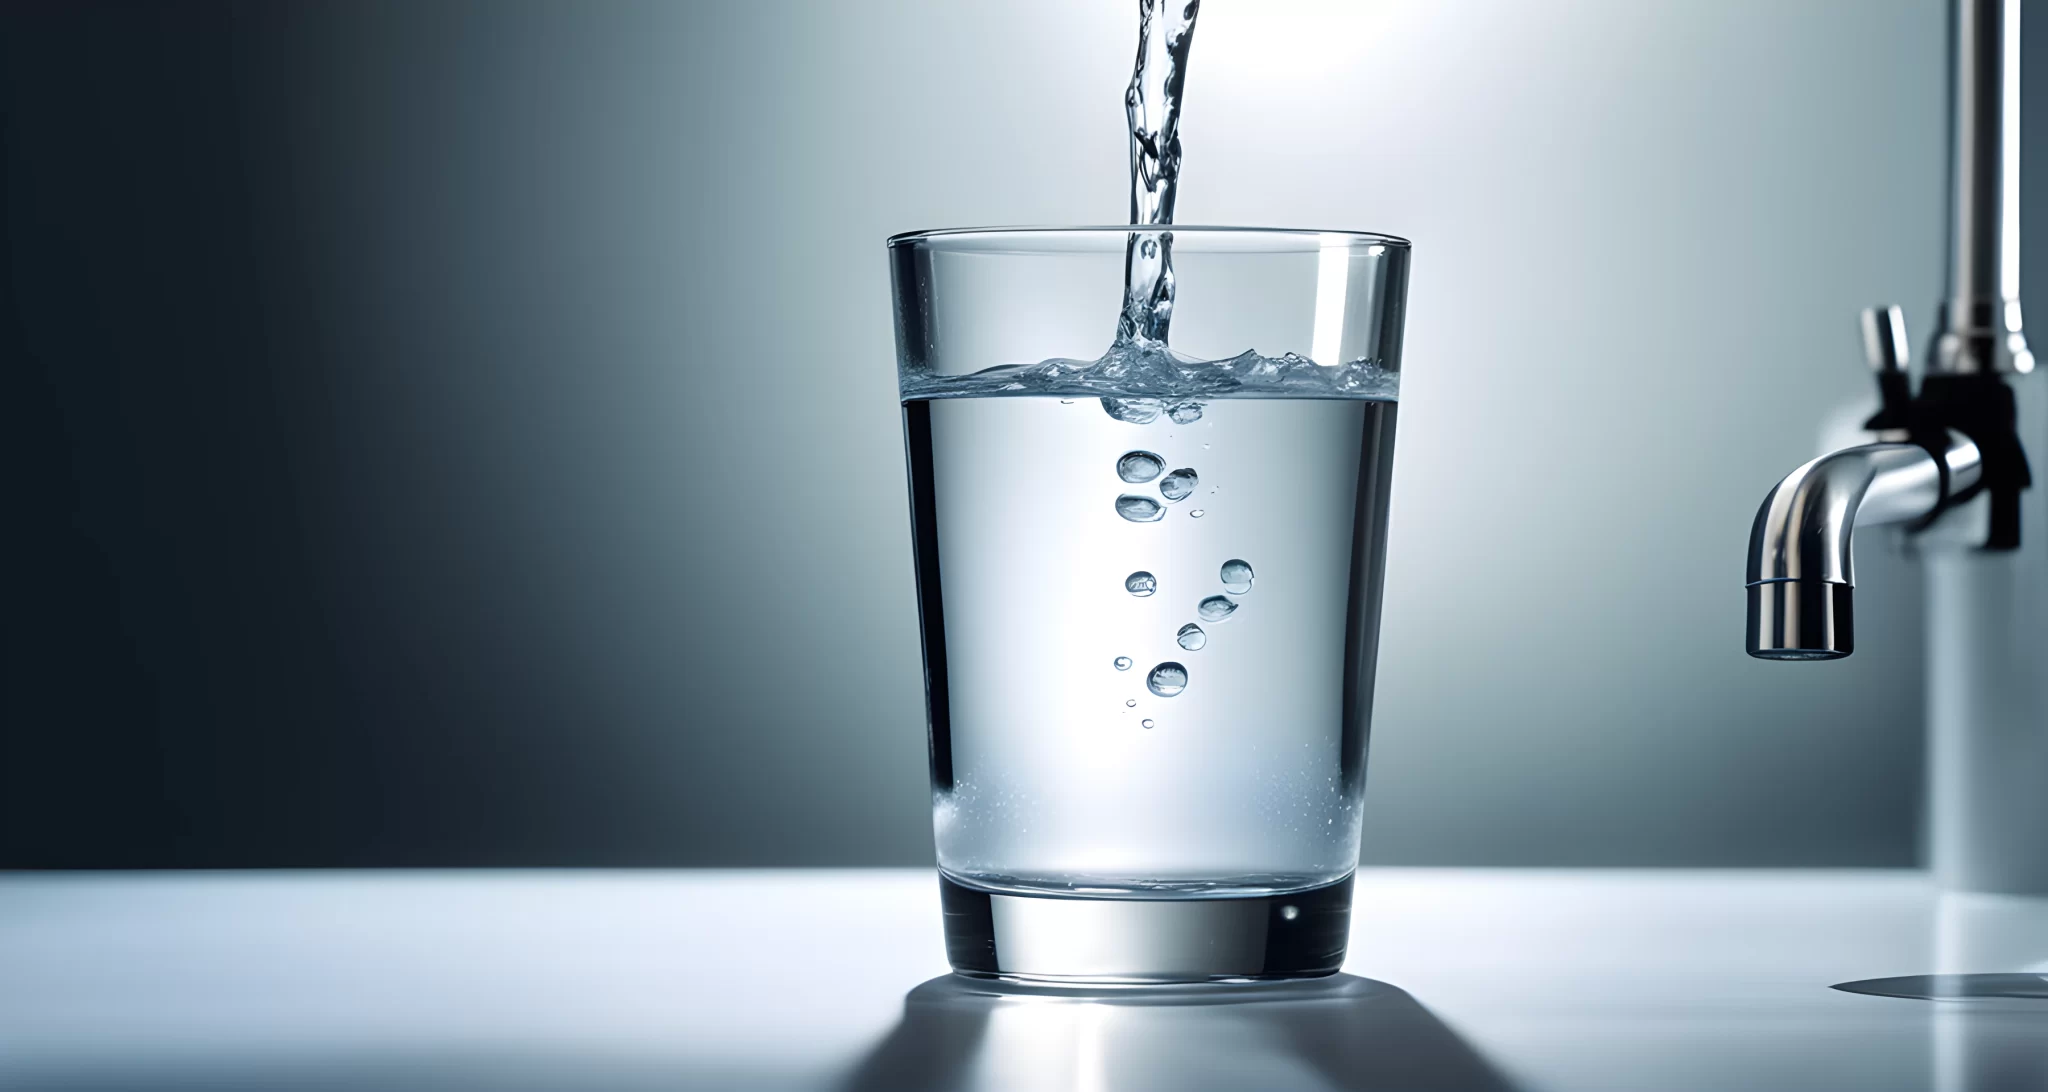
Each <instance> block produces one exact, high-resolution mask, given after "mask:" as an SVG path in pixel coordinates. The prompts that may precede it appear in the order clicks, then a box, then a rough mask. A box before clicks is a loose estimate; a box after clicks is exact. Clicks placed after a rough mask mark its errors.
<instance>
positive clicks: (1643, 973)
mask: <svg viewBox="0 0 2048 1092" xmlns="http://www.w3.org/2000/svg"><path fill="white" fill-rule="evenodd" d="M1357 900H1358V903H1357V906H1358V909H1357V913H1356V916H1355V919H1354V924H1353V933H1352V948H1351V958H1350V961H1349V963H1348V964H1347V966H1346V970H1347V972H1349V974H1351V975H1358V976H1364V977H1365V978H1366V979H1371V980H1375V981H1360V980H1358V979H1353V978H1340V979H1337V980H1324V981H1323V982H1322V983H1321V984H1317V985H1313V986H1307V987H1284V988H1281V989H1277V990H1268V989H1266V988H1264V987H1253V988H1251V990H1250V992H1246V991H1245V989H1244V988H1236V989H1234V990H1233V989H1232V988H1216V987H1210V988H1205V989H1202V990H1196V991H1192V992H1191V991H1177V992H1175V993H1172V994H1169V995H1167V996H1163V997H1155V996H1150V995H1144V996H1141V995H1139V994H1136V993H1133V992H1130V991H1107V992H1099V993H1097V994H1094V995H1082V996H1081V997H1080V998H1079V999H1077V998H1075V997H1072V996H1068V997H1046V996H1009V997H991V996H988V995H987V994H986V992H985V987H979V986H973V985H970V984H966V983H963V982H961V981H960V980H950V979H943V980H940V981H937V982H929V981H928V980H932V979H936V978H939V977H940V976H944V975H945V974H946V970H947V968H946V964H945V960H944V958H943V954H942V951H941V946H940V937H939V909H938V898H937V885H936V882H935V880H934V879H933V877H932V875H931V874H930V873H929V872H926V871H748V872H688V871H678V872H654V871H649V872H553V871H544V872H543V871H536V872H409V873H408V872H329V873H304V872H301V873H155V874H134V873H112V874H83V875H63V874H14V875H9V876H0V1089H7V1090H9V1092H13V1090H17V1089H42V1088H51V1089H59V1088H61V1089H115V1088H120V1089H157V1088H181V1089H182V1088H193V1089H197V1088H208V1089H215V1088H251V1089H256V1088H263V1089H380V1090H391V1089H413V1088H420V1089H455V1088H473V1087H474V1088H493V1089H514V1090H520V1089H557V1088H560V1089H577V1090H588V1092H602V1090H610V1089H662V1090H679V1089H697V1088H704V1089H753V1088H790V1089H800V1088H802V1089H807V1088H847V1089H883V1088H915V1087H946V1088H954V1087H988V1088H1011V1087H1017V1088H1035V1087H1046V1088H1071V1089H1121V1088H1152V1087H1158V1088H1176V1089H1184V1088H1200V1087H1232V1088H1264V1089H1287V1088H1487V1087H1492V1088H1519V1089H1531V1090H1542V1089H1595V1088H1598V1089H1780V1088H1782V1089H1807V1090H1810V1089H1832V1088H1845V1089H1846V1088H1855V1089H1863V1090H1879V1089H1921V1088H1939V1089H1942V1090H1944V1092H1962V1090H1969V1092H1979V1090H1983V1089H2007V1088H2035V1089H2041V1088H2048V1001H2002V1002H1928V1001H1912V1000H1900V999H1893V998H1882V997H1868V996H1859V995H1854V994H1848V993H1843V992H1840V991H1836V990H1831V989H1829V988H1828V987H1829V986H1830V985H1831V984H1833V983H1837V982H1843V981H1848V980H1853V979H1867V978H1877V977H1885V976H1891V975H1907V974H1921V973H1928V972H1932V971H1935V970H1974V971H2020V970H2042V969H2044V968H2048V903H2043V902H2036V901H2033V900H2011V899H2005V900H2001V899H1991V898H1983V897H1976V898H1959V897H1954V896H1951V897H1948V898H1946V899H1938V898H1937V897H1936V895H1935V893H1934V891H1933V889H1932V888H1931V887H1930V885H1929V884H1928V882H1927V880H1926V878H1925V877H1924V876H1922V875H1920V874H1918V873H1907V872H1866V871H1840V872H1805V871H1776V872H1691V871H1688V872H1665V871H1492V870H1429V869H1379V870H1373V869H1368V870H1365V871H1362V872H1361V873H1360V874H1359V882H1358V887H1357ZM921 983H925V985H923V986H922V987H920V984H921ZM1382 983H1385V984H1390V985H1381V984H1382ZM1392 987H1399V989H1395V988H1392ZM913 989H917V991H918V992H917V995H916V996H915V997H908V995H910V994H911V991H912V990H913ZM1262 990H1263V991H1264V992H1260V991H1262ZM1404 990H1405V991H1406V992H1405V993H1403V992H1402V991H1404ZM907 997H908V1000H907Z"/></svg>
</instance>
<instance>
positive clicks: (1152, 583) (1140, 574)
mask: <svg viewBox="0 0 2048 1092" xmlns="http://www.w3.org/2000/svg"><path fill="white" fill-rule="evenodd" d="M1124 590H1125V591H1127V592H1130V593H1131V594H1132V595H1135V596H1137V597H1138V598H1140V599H1143V598H1144V597H1146V596H1148V595H1151V594H1152V593H1153V592H1156V591H1158V590H1159V581H1158V579H1157V578H1156V577H1154V576H1153V575H1152V574H1151V573H1148V572H1146V571H1145V570H1143V569H1139V570H1138V571H1137V572H1134V573H1132V574H1131V575H1129V576H1127V577H1124Z"/></svg>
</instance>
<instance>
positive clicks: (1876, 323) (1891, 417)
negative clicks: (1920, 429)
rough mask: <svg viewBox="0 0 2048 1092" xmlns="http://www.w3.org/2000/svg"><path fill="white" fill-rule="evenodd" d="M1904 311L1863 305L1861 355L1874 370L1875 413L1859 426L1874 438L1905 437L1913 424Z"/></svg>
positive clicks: (1901, 439) (1895, 308) (1884, 305)
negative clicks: (1876, 405)
mask: <svg viewBox="0 0 2048 1092" xmlns="http://www.w3.org/2000/svg"><path fill="white" fill-rule="evenodd" d="M1911 352H1912V350H1911V349H1908V348H1907V347H1906V313H1905V312H1904V311H1901V310H1899V308H1898V306H1897V305H1896V304H1889V303H1887V304H1880V305H1879V306H1876V307H1865V308H1864V309H1863V356H1864V358H1865V359H1867V360H1869V361H1870V369H1871V370H1872V371H1874V372H1876V373H1877V398H1878V409H1877V413H1876V414H1874V415H1872V416H1871V418H1870V420H1868V421H1865V422H1863V427H1864V428H1867V429H1869V430H1871V431H1872V432H1875V433H1877V435H1878V439H1880V440H1886V441H1891V442H1898V441H1903V440H1905V439H1907V438H1908V437H1909V435H1910V433H1909V431H1908V430H1910V429H1911V428H1912V425H1913V408H1912V407H1913V386H1912V383H1911V382H1910V381H1909V380H1908V379H1907V378H1906V360H1907V357H1908V355H1909V354H1910V353H1911Z"/></svg>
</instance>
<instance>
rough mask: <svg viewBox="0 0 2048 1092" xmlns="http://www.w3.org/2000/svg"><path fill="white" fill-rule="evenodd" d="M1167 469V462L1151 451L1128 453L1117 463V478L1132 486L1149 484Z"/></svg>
mask: <svg viewBox="0 0 2048 1092" xmlns="http://www.w3.org/2000/svg"><path fill="white" fill-rule="evenodd" d="M1165 469H1166V460H1165V459H1162V458H1160V457H1159V456H1157V455H1154V454H1152V453H1151V452H1149V451H1126V452H1124V457H1123V458H1121V459H1118V460H1117V461H1116V476H1117V477H1119V478H1122V479H1123V480H1125V481H1127V482H1130V483H1131V484H1132V485H1141V484H1143V483H1145V482H1149V481H1151V480H1152V479H1154V478H1156V477H1158V476H1159V472H1160V471H1162V470H1165Z"/></svg>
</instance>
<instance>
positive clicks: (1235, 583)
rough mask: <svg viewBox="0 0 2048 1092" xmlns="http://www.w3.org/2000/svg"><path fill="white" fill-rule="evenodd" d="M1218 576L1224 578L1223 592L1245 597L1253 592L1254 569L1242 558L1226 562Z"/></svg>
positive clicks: (1234, 558)
mask: <svg viewBox="0 0 2048 1092" xmlns="http://www.w3.org/2000/svg"><path fill="white" fill-rule="evenodd" d="M1218 575H1220V576H1221V577H1222V578H1223V590H1224V591H1227V592H1229V593H1230V594H1232V595H1243V594H1244V593H1246V592H1248V591H1250V590H1252V567H1251V565H1249V564H1248V563H1246V562H1245V561H1244V559H1242V558H1236V557H1233V558H1231V559H1230V560H1229V561H1226V562H1224V563H1223V570H1222V572H1221V573H1219V574H1218Z"/></svg>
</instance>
